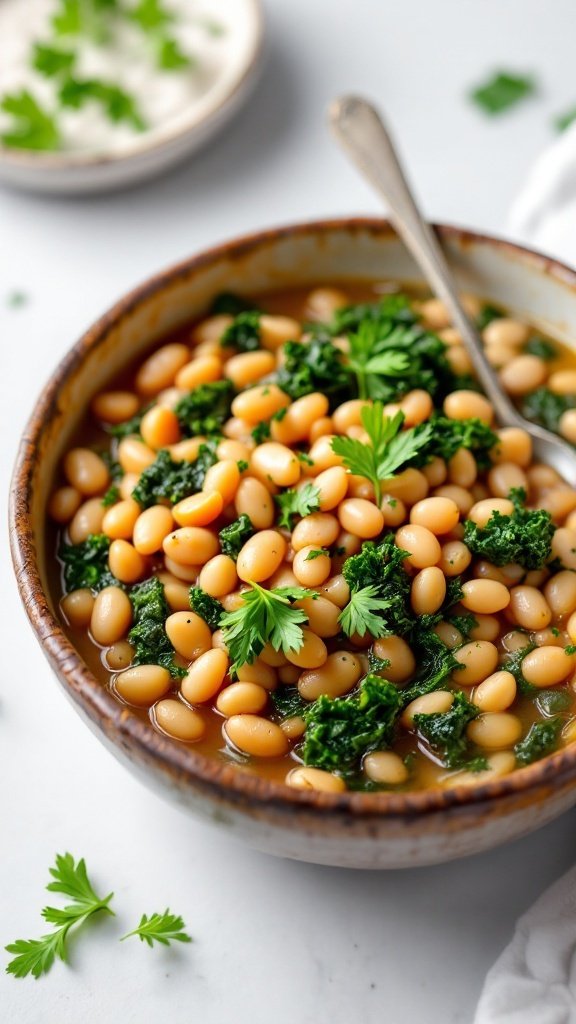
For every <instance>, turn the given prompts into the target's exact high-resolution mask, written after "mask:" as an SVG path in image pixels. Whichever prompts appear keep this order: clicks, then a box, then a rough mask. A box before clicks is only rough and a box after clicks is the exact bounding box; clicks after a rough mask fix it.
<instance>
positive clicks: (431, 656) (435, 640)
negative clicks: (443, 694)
mask: <svg viewBox="0 0 576 1024" xmlns="http://www.w3.org/2000/svg"><path fill="white" fill-rule="evenodd" d="M410 641H411V642H410V646H411V647H412V649H413V651H414V655H415V657H416V663H417V665H418V670H417V672H416V675H415V676H414V678H413V679H412V680H411V681H410V685H409V686H408V687H407V688H406V689H404V690H402V706H403V707H406V705H407V704H409V703H410V701H413V700H415V699H416V697H422V696H424V694H425V693H432V691H433V690H440V689H441V688H442V687H443V686H445V685H446V684H447V683H448V682H450V679H451V676H452V673H453V672H456V671H457V670H458V669H459V668H461V665H460V662H459V661H457V660H456V658H455V657H454V654H453V652H452V651H451V650H450V648H449V647H446V644H445V643H443V642H442V640H441V639H440V637H439V636H437V634H436V633H435V632H434V630H433V629H421V628H418V630H416V629H413V635H412V637H411V638H410Z"/></svg>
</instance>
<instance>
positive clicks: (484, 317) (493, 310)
mask: <svg viewBox="0 0 576 1024" xmlns="http://www.w3.org/2000/svg"><path fill="white" fill-rule="evenodd" d="M504 315H505V314H504V313H503V311H502V310H501V309H498V307H497V306H493V305H492V304H491V303H489V302H486V303H484V305H483V306H482V309H481V310H480V312H479V314H478V316H477V317H476V329H477V330H478V331H483V330H484V328H485V327H488V324H491V323H492V321H493V320H501V319H502V317H503V316H504Z"/></svg>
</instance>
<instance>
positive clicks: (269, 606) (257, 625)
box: [220, 583, 317, 671]
mask: <svg viewBox="0 0 576 1024" xmlns="http://www.w3.org/2000/svg"><path fill="white" fill-rule="evenodd" d="M250 588H251V589H250V590H247V591H245V592H244V593H243V594H242V599H243V603H242V605H241V606H240V608H237V609H236V611H233V612H225V613H224V615H223V616H222V619H221V620H220V628H221V629H222V631H223V634H224V643H225V644H226V646H227V648H228V650H229V652H230V657H231V659H232V661H233V665H232V671H235V670H236V669H238V668H240V667H241V666H242V665H251V664H252V663H253V662H254V661H255V660H256V658H257V657H258V655H259V654H260V651H261V650H262V648H263V647H264V646H265V644H268V643H269V644H272V647H273V648H274V650H275V651H283V652H284V654H287V653H290V652H292V651H299V650H300V648H301V646H302V644H303V642H304V634H303V632H302V623H304V622H307V621H308V616H307V615H306V613H305V612H304V611H303V610H302V608H295V607H293V604H292V602H294V601H301V600H303V599H304V598H305V597H312V598H314V597H317V593H316V591H315V590H308V589H306V588H305V587H276V588H274V589H273V590H265V589H264V587H260V586H259V585H258V584H257V583H251V584H250Z"/></svg>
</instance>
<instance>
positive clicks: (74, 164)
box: [0, 0, 265, 173]
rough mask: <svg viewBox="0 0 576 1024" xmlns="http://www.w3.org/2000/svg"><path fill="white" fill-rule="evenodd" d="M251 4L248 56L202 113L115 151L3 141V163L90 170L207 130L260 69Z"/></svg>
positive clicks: (260, 31) (258, 16) (257, 25)
mask: <svg viewBox="0 0 576 1024" xmlns="http://www.w3.org/2000/svg"><path fill="white" fill-rule="evenodd" d="M245 3H246V4H248V5H250V6H251V7H252V16H253V18H254V31H253V34H252V38H251V40H250V45H249V47H248V48H247V52H246V60H245V63H244V66H243V67H242V68H241V70H240V71H239V73H238V74H237V75H236V77H235V78H234V79H233V80H232V81H231V82H230V83H229V84H228V87H227V88H226V91H225V93H224V94H223V95H222V96H220V97H219V98H212V99H211V100H210V103H209V104H207V107H206V110H205V111H204V113H202V114H201V115H198V114H197V113H189V115H188V116H187V117H186V120H185V121H184V123H182V124H179V125H178V126H174V127H172V126H171V121H172V118H170V119H168V121H167V122H166V124H164V125H162V126H159V127H158V128H157V129H154V130H151V131H145V132H143V133H142V135H141V136H136V137H135V138H134V139H132V140H131V141H130V143H129V145H126V146H125V147H124V148H122V149H119V150H118V151H115V150H113V149H108V150H107V149H105V148H103V149H101V150H98V151H94V152H90V151H88V152H83V151H81V150H79V151H70V152H47V151H43V150H27V149H16V148H10V147H9V146H4V145H2V144H1V143H0V165H5V166H7V167H14V168H25V169H33V170H35V171H40V172H41V171H62V172H63V173H67V172H69V171H75V170H77V169H79V168H80V169H83V170H90V169H93V168H101V167H107V166H112V165H113V166H117V165H119V164H128V163H130V162H131V161H135V160H139V159H141V158H146V157H148V156H149V155H150V154H155V153H157V152H159V151H161V150H164V149H166V148H168V147H170V146H173V145H175V144H177V143H179V142H180V141H181V140H182V139H186V138H188V137H189V136H193V135H196V134H198V135H199V134H200V133H205V132H208V131H209V129H210V128H211V127H212V125H213V124H214V123H215V122H217V121H218V119H219V118H220V117H222V116H223V115H224V113H225V112H226V111H227V110H228V108H229V106H230V105H231V104H234V102H235V101H236V100H237V99H238V98H239V97H240V96H242V95H243V94H244V92H245V90H246V89H247V87H248V86H249V85H250V84H251V83H252V80H253V79H254V78H255V76H256V75H257V73H258V70H259V67H260V64H261V61H262V58H263V54H264V37H265V17H264V8H263V5H262V0H245Z"/></svg>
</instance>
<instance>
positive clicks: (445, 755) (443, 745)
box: [414, 692, 486, 770]
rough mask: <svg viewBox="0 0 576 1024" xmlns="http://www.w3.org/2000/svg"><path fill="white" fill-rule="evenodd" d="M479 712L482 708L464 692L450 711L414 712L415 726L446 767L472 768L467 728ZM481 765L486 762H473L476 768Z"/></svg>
mask: <svg viewBox="0 0 576 1024" xmlns="http://www.w3.org/2000/svg"><path fill="white" fill-rule="evenodd" d="M479 714H480V709H479V708H477V707H476V706H475V705H474V704H471V703H470V701H469V700H468V699H467V698H466V697H465V696H464V694H463V693H461V692H458V693H456V694H455V695H454V702H453V704H452V707H450V708H449V709H448V711H438V712H435V713H433V714H429V715H414V725H415V726H416V729H417V730H418V732H419V733H420V735H421V736H422V737H423V738H424V739H425V740H426V742H427V743H428V744H429V746H430V749H431V750H432V752H433V753H434V754H435V755H436V756H437V757H439V758H440V759H441V761H442V764H443V765H444V767H445V768H461V767H464V766H466V767H471V765H468V764H467V754H468V751H469V742H468V739H467V738H466V728H467V726H468V723H469V722H471V721H472V719H474V718H476V716H477V715H479ZM480 767H482V768H485V767H486V764H485V763H484V764H482V765H479V764H477V763H476V762H474V765H473V770H477V769H478V768H480Z"/></svg>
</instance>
